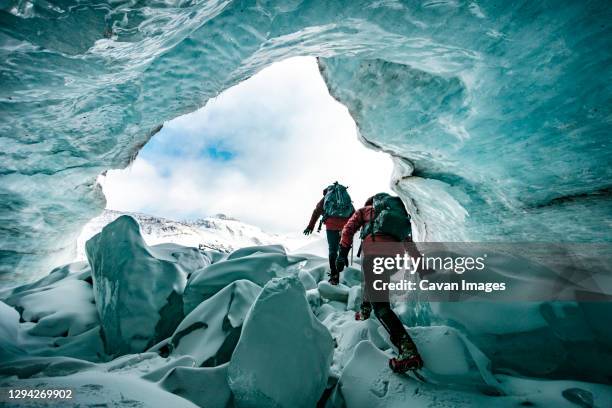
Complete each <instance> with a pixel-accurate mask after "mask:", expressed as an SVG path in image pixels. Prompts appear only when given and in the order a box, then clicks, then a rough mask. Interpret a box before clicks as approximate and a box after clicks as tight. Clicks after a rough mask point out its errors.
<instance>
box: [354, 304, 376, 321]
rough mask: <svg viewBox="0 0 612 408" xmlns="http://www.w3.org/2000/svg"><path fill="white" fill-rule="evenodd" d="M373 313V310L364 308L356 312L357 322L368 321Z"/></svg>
mask: <svg viewBox="0 0 612 408" xmlns="http://www.w3.org/2000/svg"><path fill="white" fill-rule="evenodd" d="M371 313H372V309H370V308H368V307H363V306H362V307H361V310H360V311H358V312H355V320H368V319H369V318H370V314H371Z"/></svg>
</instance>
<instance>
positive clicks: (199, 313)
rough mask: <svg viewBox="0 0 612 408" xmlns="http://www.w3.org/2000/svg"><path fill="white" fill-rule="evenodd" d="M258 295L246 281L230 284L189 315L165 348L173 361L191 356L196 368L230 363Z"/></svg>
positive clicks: (257, 288) (252, 284) (256, 290)
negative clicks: (179, 357) (250, 309)
mask: <svg viewBox="0 0 612 408" xmlns="http://www.w3.org/2000/svg"><path fill="white" fill-rule="evenodd" d="M260 292H261V287H259V286H257V285H256V284H254V283H252V282H250V281H248V280H238V281H235V282H232V283H231V284H229V285H227V286H226V287H225V288H223V289H222V290H221V291H220V292H219V293H217V294H216V295H214V296H213V297H211V298H210V299H207V300H206V301H204V302H202V303H200V304H199V305H198V307H196V308H195V309H194V310H193V311H192V312H191V313H189V314H188V315H187V316H186V317H185V318H184V319H183V321H182V322H181V323H180V324H179V326H178V327H177V328H176V330H175V331H174V334H173V335H172V336H171V337H170V338H169V340H168V341H167V343H166V344H165V345H164V346H165V348H166V349H167V350H168V352H169V353H170V355H171V356H173V357H176V356H181V355H188V356H191V357H192V358H193V359H194V364H196V365H197V366H202V365H203V366H216V365H220V364H223V363H225V362H227V361H229V359H230V357H231V355H232V352H233V351H234V347H235V346H236V343H237V342H238V338H239V336H240V330H241V328H242V323H243V321H244V318H245V316H246V314H247V312H248V311H249V308H250V307H251V304H252V303H253V302H254V301H255V298H256V297H257V296H258V295H259V293H260ZM164 346H161V347H159V348H161V349H164Z"/></svg>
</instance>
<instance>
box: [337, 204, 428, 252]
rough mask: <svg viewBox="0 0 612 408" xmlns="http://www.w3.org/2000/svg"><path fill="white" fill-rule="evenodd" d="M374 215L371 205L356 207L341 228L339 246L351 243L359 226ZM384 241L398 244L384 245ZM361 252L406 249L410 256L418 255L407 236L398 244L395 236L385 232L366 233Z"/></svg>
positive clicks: (401, 250) (346, 246) (346, 245)
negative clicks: (373, 234)
mask: <svg viewBox="0 0 612 408" xmlns="http://www.w3.org/2000/svg"><path fill="white" fill-rule="evenodd" d="M373 217H374V207H372V206H371V205H366V206H365V207H363V208H360V209H358V210H357V211H355V212H354V213H353V215H352V216H351V218H349V220H348V222H347V223H346V225H345V226H344V228H343V229H342V238H341V240H340V246H343V247H345V248H348V247H350V246H351V245H353V236H354V235H355V233H356V232H357V231H359V229H360V228H362V227H363V226H364V225H366V224H367V223H369V222H370V221H371V220H372V218H373ZM385 242H387V243H388V242H397V243H398V245H391V246H389V245H388V244H387V245H385V244H384V243H385ZM375 243H383V245H378V246H377V245H376V244H375ZM362 250H363V253H364V254H368V253H377V254H380V253H387V252H389V255H393V254H397V253H400V252H403V251H408V253H409V254H410V255H411V256H415V257H418V256H419V255H420V254H419V252H418V250H417V249H416V246H415V245H414V244H412V239H411V238H407V239H406V240H405V241H404V242H403V243H401V244H400V241H398V240H397V238H395V237H392V236H391V235H386V234H375V236H374V237H372V235H368V236H366V237H365V238H364V240H363V248H362Z"/></svg>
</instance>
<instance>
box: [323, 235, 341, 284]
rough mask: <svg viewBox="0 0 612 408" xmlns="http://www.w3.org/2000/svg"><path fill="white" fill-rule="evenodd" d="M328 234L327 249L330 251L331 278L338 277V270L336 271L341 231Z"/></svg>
mask: <svg viewBox="0 0 612 408" xmlns="http://www.w3.org/2000/svg"><path fill="white" fill-rule="evenodd" d="M325 231H326V232H327V249H328V251H329V269H330V270H331V273H330V275H331V276H337V275H338V270H337V269H336V258H338V251H339V250H340V231H330V230H325Z"/></svg>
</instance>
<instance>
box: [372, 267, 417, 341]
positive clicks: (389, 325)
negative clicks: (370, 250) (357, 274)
mask: <svg viewBox="0 0 612 408" xmlns="http://www.w3.org/2000/svg"><path fill="white" fill-rule="evenodd" d="M361 271H362V272H363V287H362V288H363V303H362V307H363V306H365V307H371V308H372V309H373V310H374V314H375V315H376V317H377V318H378V320H379V321H380V323H381V324H382V325H383V327H384V328H385V330H387V332H388V333H389V337H390V338H391V342H392V343H393V344H394V345H395V346H396V347H398V348H399V344H400V341H401V340H402V339H410V336H409V335H408V332H406V329H405V328H404V325H403V324H402V322H401V321H400V319H399V317H397V315H396V314H395V312H394V311H393V309H391V304H390V303H389V292H388V291H379V290H374V281H375V280H382V281H383V282H386V283H388V282H389V281H390V278H391V275H392V274H393V273H394V272H388V273H383V274H380V275H377V274H375V273H374V272H373V257H372V256H367V255H366V256H364V259H363V262H362V264H361Z"/></svg>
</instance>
